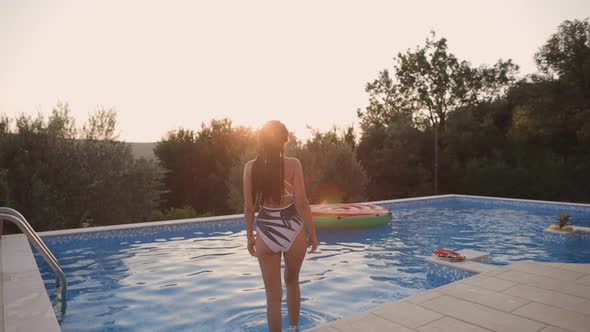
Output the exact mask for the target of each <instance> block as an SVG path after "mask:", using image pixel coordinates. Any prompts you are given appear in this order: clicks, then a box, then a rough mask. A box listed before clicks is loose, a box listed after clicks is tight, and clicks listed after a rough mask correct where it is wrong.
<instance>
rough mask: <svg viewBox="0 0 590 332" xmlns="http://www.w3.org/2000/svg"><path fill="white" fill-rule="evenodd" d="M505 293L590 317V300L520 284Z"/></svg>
mask: <svg viewBox="0 0 590 332" xmlns="http://www.w3.org/2000/svg"><path fill="white" fill-rule="evenodd" d="M503 293H504V294H508V295H513V296H518V297H522V298H524V299H527V300H530V301H534V302H539V303H544V304H548V305H552V306H555V307H559V308H562V309H567V310H573V311H576V312H579V313H583V314H587V315H590V300H588V299H585V298H583V297H578V296H573V295H569V294H563V293H559V292H555V291H551V290H546V289H542V288H538V287H534V286H530V285H525V284H519V285H517V286H514V287H512V288H509V289H507V290H505V291H504V292H503Z"/></svg>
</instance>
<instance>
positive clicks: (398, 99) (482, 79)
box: [358, 32, 518, 131]
mask: <svg viewBox="0 0 590 332" xmlns="http://www.w3.org/2000/svg"><path fill="white" fill-rule="evenodd" d="M517 70H518V66H516V65H515V64H513V63H512V61H511V60H508V61H502V60H498V62H497V63H496V64H495V65H494V66H492V67H487V66H481V67H479V68H474V67H472V66H471V65H470V64H469V63H468V62H467V61H461V60H459V59H458V58H457V57H456V56H455V55H454V54H453V53H449V52H448V47H447V40H446V39H445V38H440V39H436V36H435V34H434V32H433V33H432V36H431V38H427V39H426V44H425V45H424V46H422V47H418V48H416V49H415V50H408V51H406V53H399V54H398V55H397V58H396V65H395V66H394V72H393V73H394V76H393V77H392V76H391V75H390V73H389V71H388V70H387V69H385V70H383V71H382V72H381V73H380V74H379V77H378V78H377V79H376V80H374V81H373V82H370V83H368V84H367V87H366V91H367V92H368V93H369V106H368V107H367V108H366V110H365V111H360V110H359V111H358V115H359V117H360V119H361V125H362V127H363V128H367V127H368V126H371V125H385V126H386V125H388V124H390V123H392V122H393V121H395V120H398V119H404V118H410V119H412V120H413V121H415V122H416V123H417V124H418V125H421V126H427V125H437V124H438V125H439V127H440V129H441V130H443V131H444V129H445V124H446V118H447V113H448V112H451V111H454V110H456V109H459V108H463V107H465V106H468V105H476V104H478V103H480V102H489V101H493V100H495V99H496V98H498V97H500V96H502V95H503V93H505V91H506V88H507V86H509V85H510V83H512V82H513V81H514V75H515V74H516V72H517Z"/></svg>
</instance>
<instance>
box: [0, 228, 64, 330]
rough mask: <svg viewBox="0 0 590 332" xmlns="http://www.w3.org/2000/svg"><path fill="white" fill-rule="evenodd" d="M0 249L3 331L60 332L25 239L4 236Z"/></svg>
mask: <svg viewBox="0 0 590 332" xmlns="http://www.w3.org/2000/svg"><path fill="white" fill-rule="evenodd" d="M0 248H1V250H0V251H1V252H0V256H1V258H0V263H1V265H2V266H1V267H0V269H1V270H2V277H1V279H2V291H1V296H2V304H3V306H2V307H3V317H4V319H3V326H2V327H3V329H4V330H6V331H44V332H58V331H61V328H60V326H59V323H58V322H57V318H56V316H55V311H54V309H53V307H52V305H51V301H50V300H49V295H48V293H47V290H46V288H45V284H44V283H43V279H42V278H41V273H40V271H39V267H38V266H37V262H36V260H35V256H34V254H33V251H32V249H31V246H30V244H29V241H28V240H27V238H26V236H25V235H23V234H14V235H3V236H2V237H0ZM0 331H1V330H0Z"/></svg>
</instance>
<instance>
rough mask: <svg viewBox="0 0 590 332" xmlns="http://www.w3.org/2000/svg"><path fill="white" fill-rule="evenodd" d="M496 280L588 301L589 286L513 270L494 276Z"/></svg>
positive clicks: (589, 295) (589, 294)
mask: <svg viewBox="0 0 590 332" xmlns="http://www.w3.org/2000/svg"><path fill="white" fill-rule="evenodd" d="M496 278H500V279H505V280H509V281H514V282H518V283H523V284H527V285H531V286H535V287H538V288H543V289H547V290H552V291H556V292H560V293H564V294H570V295H574V296H580V297H585V298H587V299H590V286H585V285H581V284H576V283H573V282H564V281H560V280H555V279H551V278H548V277H544V276H539V275H536V274H530V273H526V272H522V271H514V270H511V271H508V272H504V273H502V274H499V275H497V276H496Z"/></svg>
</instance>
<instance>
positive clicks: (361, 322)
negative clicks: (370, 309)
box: [331, 313, 415, 332]
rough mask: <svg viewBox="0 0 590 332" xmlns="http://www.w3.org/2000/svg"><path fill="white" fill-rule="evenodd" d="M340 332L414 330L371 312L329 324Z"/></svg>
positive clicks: (407, 331) (410, 331) (404, 331)
mask: <svg viewBox="0 0 590 332" xmlns="http://www.w3.org/2000/svg"><path fill="white" fill-rule="evenodd" d="M331 326H332V327H334V328H336V329H337V330H338V331H341V332H358V331H362V332H382V331H391V332H412V331H415V330H412V329H409V328H407V327H404V326H401V325H399V324H396V323H394V322H392V321H389V320H387V319H385V318H383V317H379V316H377V315H373V314H370V313H369V314H360V315H353V316H352V317H348V318H343V319H341V320H337V321H336V322H334V323H332V324H331Z"/></svg>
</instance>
